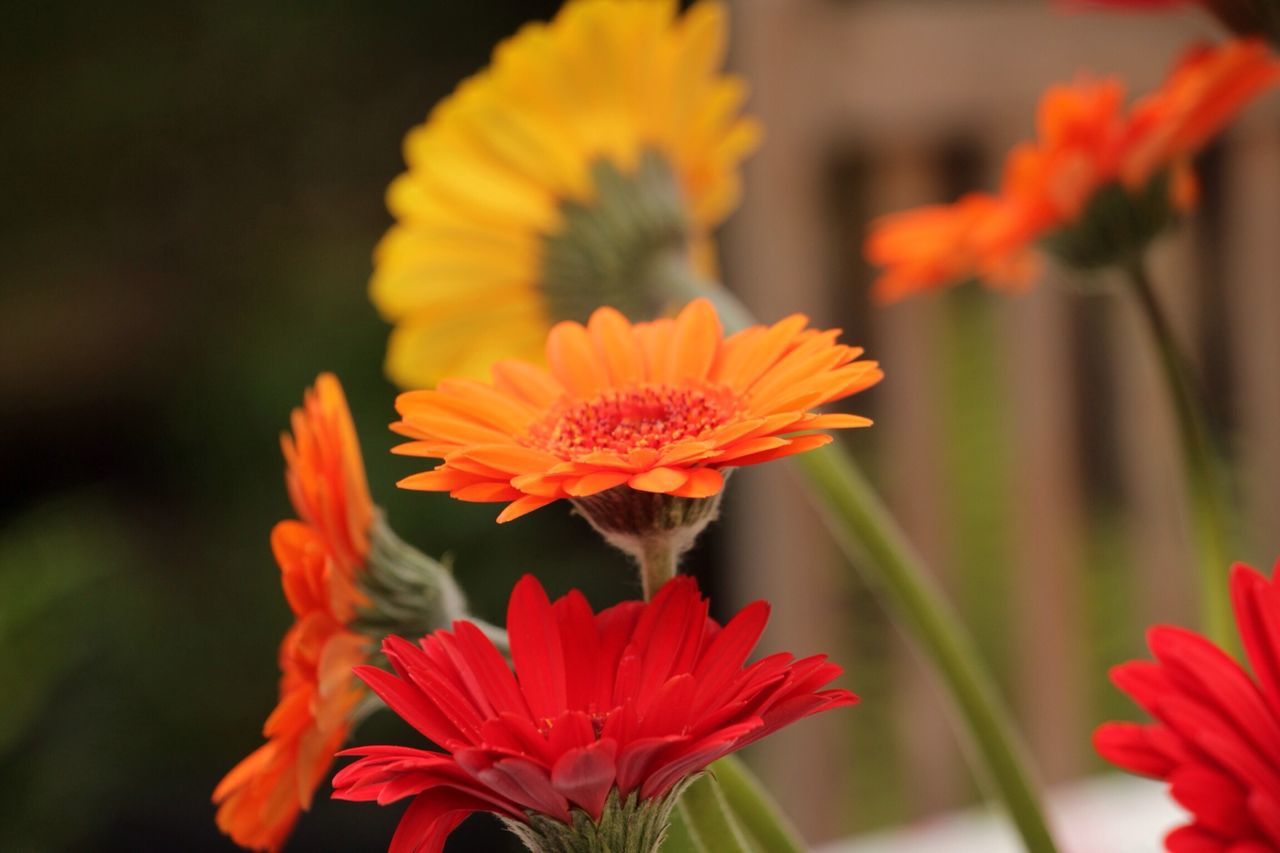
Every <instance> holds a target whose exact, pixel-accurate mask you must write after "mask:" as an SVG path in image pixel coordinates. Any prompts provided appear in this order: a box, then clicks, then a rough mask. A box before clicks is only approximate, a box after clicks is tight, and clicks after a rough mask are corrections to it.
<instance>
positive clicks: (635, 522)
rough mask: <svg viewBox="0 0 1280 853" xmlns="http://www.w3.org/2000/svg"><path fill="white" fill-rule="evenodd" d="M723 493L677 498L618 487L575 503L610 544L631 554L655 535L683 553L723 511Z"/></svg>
mask: <svg viewBox="0 0 1280 853" xmlns="http://www.w3.org/2000/svg"><path fill="white" fill-rule="evenodd" d="M720 494H721V493H717V494H715V495H712V496H711V497H709V498H678V497H675V496H673V495H664V494H660V493H657V492H641V491H637V490H636V489H631V488H628V487H626V486H619V487H617V488H613V489H609V490H608V491H607V492H600V493H599V494H595V495H591V496H590V497H586V498H574V499H573V505H574V507H575V508H576V509H577V510H578V512H579V513H581V514H582V516H583V517H584V518H586V519H587V521H589V522H591V526H592V527H594V528H595V529H596V530H597V531H599V533H600V534H601V535H602V536H604V538H605V539H607V540H609V543H610V544H612V545H613V546H614V547H615V548H619V549H621V550H623V551H626V552H627V553H628V554H631V555H632V556H636V555H637V554H638V553H639V551H640V549H641V548H642V547H643V543H644V542H645V541H646V540H651V539H654V538H662V539H669V540H670V541H671V545H672V547H673V548H674V549H675V551H676V553H677V554H680V553H683V552H684V551H686V550H688V548H689V546H691V545H692V544H693V540H694V539H696V538H697V536H698V534H699V533H701V532H702V530H703V529H704V528H705V527H706V526H707V525H708V524H710V523H711V522H712V521H715V519H716V516H718V515H719V514H720Z"/></svg>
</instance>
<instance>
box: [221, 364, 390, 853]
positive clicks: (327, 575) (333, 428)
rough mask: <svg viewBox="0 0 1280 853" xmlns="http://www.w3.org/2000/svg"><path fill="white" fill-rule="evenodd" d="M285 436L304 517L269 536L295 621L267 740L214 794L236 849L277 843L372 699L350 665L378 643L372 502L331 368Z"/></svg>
mask: <svg viewBox="0 0 1280 853" xmlns="http://www.w3.org/2000/svg"><path fill="white" fill-rule="evenodd" d="M292 426H293V433H292V435H285V436H284V437H283V439H282V441H281V444H282V446H283V448H284V455H285V459H286V462H287V473H286V476H285V480H286V484H287V487H288V490H289V495H290V498H291V499H292V501H293V505H294V509H295V510H296V511H297V513H298V516H299V519H300V520H297V521H293V520H289V521H281V522H280V523H279V524H277V525H276V527H275V529H274V530H273V531H272V533H271V549H272V551H273V553H274V555H275V558H276V562H277V563H278V564H279V566H280V572H281V585H282V586H283V588H284V593H285V598H286V600H287V601H288V603H289V608H290V610H292V612H293V615H294V624H293V626H292V627H291V628H290V629H289V631H288V632H287V633H286V634H285V637H284V640H283V641H282V642H281V644H280V670H281V677H280V700H279V703H278V704H277V706H276V709H275V710H274V711H273V712H272V713H271V716H270V717H268V719H267V722H266V725H265V726H264V727H263V736H264V737H265V738H266V739H267V742H266V743H264V744H263V745H262V746H260V747H259V748H258V749H257V750H255V751H254V752H253V753H252V754H251V755H249V757H248V758H246V759H244V760H243V761H241V762H240V763H239V764H237V765H236V766H235V768H234V769H232V770H231V772H230V773H228V774H227V775H226V777H225V778H223V780H222V781H221V782H220V783H219V784H218V787H217V788H216V789H215V790H214V792H213V801H214V802H215V803H217V804H218V814H217V823H218V826H219V828H221V829H222V831H223V832H225V833H226V834H227V835H229V836H231V838H232V840H234V841H235V842H236V843H237V844H239V845H240V846H242V847H246V848H249V849H253V850H269V851H274V850H279V849H280V847H281V846H282V845H283V844H284V841H285V839H286V838H287V837H288V835H289V832H290V831H291V830H292V828H293V825H294V823H295V822H296V821H297V819H298V815H299V813H300V812H301V811H302V810H304V809H307V808H309V807H310V805H311V797H312V795H313V794H314V792H315V790H316V788H317V787H319V785H320V783H321V782H322V781H323V780H324V777H325V775H326V773H327V771H328V769H329V765H330V762H331V761H332V758H333V754H334V752H335V751H337V750H338V749H339V748H341V746H342V744H343V742H344V741H345V740H346V737H347V734H348V732H349V730H350V727H351V718H352V714H353V713H354V711H355V708H356V706H357V705H358V704H359V702H360V700H361V699H362V698H363V697H364V696H365V695H366V693H365V690H364V688H363V687H362V686H361V685H360V682H359V681H358V680H357V679H355V678H354V676H353V674H352V668H353V667H354V666H357V665H360V664H363V663H366V662H367V660H368V648H369V639H368V638H367V637H364V636H362V635H360V634H358V633H356V632H355V631H353V630H351V628H350V623H351V621H352V620H353V619H354V618H355V610H356V607H357V606H359V605H360V604H361V603H362V602H363V596H362V595H361V593H360V592H359V589H358V587H357V585H356V581H357V578H358V575H359V573H360V572H361V571H363V569H364V567H365V563H366V560H367V557H368V552H369V535H370V528H371V525H372V523H373V520H374V508H373V504H372V502H371V500H370V498H369V487H368V484H367V483H366V481H365V476H364V465H363V462H362V461H361V459H360V451H359V446H358V444H357V441H356V434H355V428H354V426H353V425H352V423H351V414H350V412H349V411H348V409H347V404H346V399H345V397H344V396H343V394H342V387H341V386H340V385H339V384H338V380H337V379H336V378H334V377H333V376H331V375H329V374H323V375H321V376H320V378H319V379H318V380H317V381H316V384H315V387H314V388H313V389H311V390H309V391H308V392H307V394H306V399H305V403H304V405H303V407H302V408H300V409H296V410H295V411H294V413H293V423H292Z"/></svg>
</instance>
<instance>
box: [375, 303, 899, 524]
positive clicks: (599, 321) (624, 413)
mask: <svg viewBox="0 0 1280 853" xmlns="http://www.w3.org/2000/svg"><path fill="white" fill-rule="evenodd" d="M807 322H808V321H807V319H806V318H805V317H803V316H801V315H794V316H791V317H788V318H786V319H785V320H782V321H781V322H779V323H777V324H775V325H773V326H768V327H766V326H755V327H752V328H749V329H745V330H743V331H741V332H739V333H737V334H734V335H732V336H730V337H728V338H725V337H724V334H723V331H722V329H721V326H720V321H719V319H718V318H717V316H716V312H715V310H714V309H713V308H712V307H711V304H710V303H709V302H707V301H706V300H705V299H699V300H696V301H694V302H691V303H690V304H689V305H687V306H686V307H685V308H684V310H682V311H681V312H680V314H679V315H678V316H677V317H675V318H666V319H660V320H656V321H654V322H650V323H637V324H635V325H632V324H631V323H630V322H629V321H628V320H627V319H626V318H625V317H623V316H622V314H620V313H619V312H618V311H616V310H614V309H612V308H601V309H599V310H597V311H595V312H594V313H593V314H592V315H591V318H590V320H589V321H588V323H587V324H586V325H585V326H583V325H581V324H579V323H574V322H562V323H560V324H558V325H556V326H555V327H554V328H553V329H552V330H551V333H550V335H549V336H548V339H547V348H546V355H547V362H548V368H546V369H544V368H542V367H538V366H535V365H533V364H531V363H528V362H523V361H504V362H499V363H498V364H497V365H495V366H494V369H493V374H494V379H493V382H492V383H491V384H489V383H482V382H479V381H475V380H467V379H450V380H446V381H444V382H442V383H441V384H440V385H439V387H438V388H436V389H435V390H430V391H409V392H406V393H404V394H401V395H400V397H399V398H398V399H397V401H396V409H397V411H398V412H399V413H400V416H401V420H400V421H399V422H398V423H396V424H394V425H393V427H392V428H393V429H394V430H395V431H396V432H399V433H400V434H402V435H404V436H406V437H408V438H409V439H411V440H410V441H409V442H408V443H406V444H403V445H401V446H399V447H397V448H396V452H397V453H401V454H405V455H410V456H422V457H429V458H439V459H442V460H443V462H442V463H441V464H440V465H438V466H437V467H436V468H434V469H433V470H431V471H426V472H423V473H420V474H415V475H413V476H410V477H407V478H405V479H404V480H402V481H401V482H400V485H401V486H402V487H404V488H409V489H422V490H426V491H446V492H449V493H450V494H451V495H453V496H454V497H456V498H458V499H460V500H468V501H495V502H507V504H508V506H507V507H506V509H504V510H503V512H502V513H501V515H499V517H498V520H499V521H500V522H501V521H508V520H510V519H513V518H517V517H518V516H521V515H523V514H525V513H527V512H531V511H532V510H535V509H538V508H539V507H542V506H545V505H546V504H549V503H551V502H553V501H556V500H560V499H572V500H575V501H580V500H582V499H586V498H592V497H593V496H602V497H603V496H604V495H605V494H606V493H610V494H612V491H611V490H615V489H629V490H633V491H635V492H640V493H651V494H656V495H668V496H674V497H677V498H691V499H699V498H709V497H712V496H715V495H718V494H719V492H720V489H721V486H722V485H723V483H724V475H723V473H722V472H723V471H724V470H725V469H727V468H732V467H736V466H740V465H750V464H754V463H757V462H765V461H768V460H771V459H777V458H780V457H783V456H788V455H791V454H793V453H800V452H803V451H806V450H810V449H813V448H815V447H818V446H820V445H822V444H826V443H827V442H828V441H830V440H831V437H830V436H829V435H825V434H821V433H815V432H814V431H815V430H822V429H833V428H843V427H862V426H868V425H869V424H870V423H871V422H870V421H869V420H867V419H866V418H863V417H858V416H856V415H847V414H817V413H814V412H812V411H810V410H811V409H813V408H814V407H816V406H820V405H822V404H823V403H827V402H830V401H832V400H838V399H841V398H843V397H847V396H849V395H851V394H855V393H857V392H858V391H862V390H864V389H866V388H869V387H870V386H872V385H874V384H875V383H876V382H878V381H879V380H880V378H881V376H882V374H881V372H880V368H879V367H878V365H877V364H876V363H875V362H873V361H865V360H858V357H859V356H860V355H861V354H862V350H861V349H859V348H856V347H849V346H843V345H841V344H838V343H836V337H837V335H838V334H839V331H838V330H832V331H828V332H819V331H816V330H813V329H809V328H807Z"/></svg>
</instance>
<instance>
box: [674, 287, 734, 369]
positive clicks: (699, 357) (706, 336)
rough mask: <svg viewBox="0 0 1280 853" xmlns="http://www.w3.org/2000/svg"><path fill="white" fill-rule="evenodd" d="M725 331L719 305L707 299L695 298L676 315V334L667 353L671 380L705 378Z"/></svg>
mask: <svg viewBox="0 0 1280 853" xmlns="http://www.w3.org/2000/svg"><path fill="white" fill-rule="evenodd" d="M723 337H724V332H723V330H722V329H721V327H720V318H719V317H717V316H716V309H715V308H713V307H711V303H710V302H709V301H707V300H706V299H695V300H693V301H692V302H690V303H689V304H688V305H686V306H685V307H684V309H683V310H682V311H681V312H680V314H679V315H678V316H677V317H676V326H675V334H674V335H673V337H672V341H671V349H670V351H669V352H668V353H667V357H668V359H669V361H668V367H667V376H668V379H669V381H676V382H678V381H680V380H682V379H705V378H706V377H707V374H708V372H710V370H711V365H712V363H713V362H714V361H715V359H716V353H717V352H719V349H720V341H721V340H722V339H723Z"/></svg>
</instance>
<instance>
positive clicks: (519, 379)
mask: <svg viewBox="0 0 1280 853" xmlns="http://www.w3.org/2000/svg"><path fill="white" fill-rule="evenodd" d="M493 379H494V385H495V386H497V387H498V388H501V389H502V390H503V391H506V392H507V393H509V394H514V395H516V396H519V397H522V398H524V399H525V400H526V401H528V402H529V403H532V404H533V405H535V406H537V407H538V408H546V407H548V406H550V405H551V404H552V403H554V402H555V401H556V400H558V399H560V398H561V397H562V396H564V387H563V386H562V385H561V384H560V383H559V382H557V381H556V378H555V377H554V376H552V375H551V374H550V373H548V372H547V371H545V370H543V369H542V368H541V367H538V366H537V365H533V364H530V363H529V362H527V361H518V360H516V359H506V360H504V361H500V362H498V363H497V364H495V365H494V366H493Z"/></svg>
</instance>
